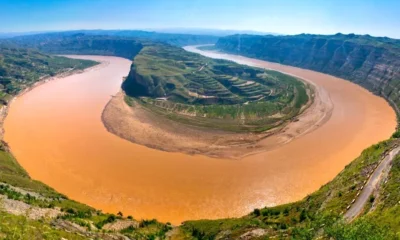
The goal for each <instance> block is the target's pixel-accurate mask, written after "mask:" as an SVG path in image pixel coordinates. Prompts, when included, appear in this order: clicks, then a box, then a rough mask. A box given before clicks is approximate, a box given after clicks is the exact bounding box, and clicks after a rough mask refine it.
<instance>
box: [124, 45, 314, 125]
mask: <svg viewBox="0 0 400 240" xmlns="http://www.w3.org/2000/svg"><path fill="white" fill-rule="evenodd" d="M122 88H123V89H124V90H125V92H126V93H127V94H128V95H129V96H130V97H133V98H136V101H137V102H139V103H141V104H142V105H144V106H146V107H147V108H149V109H151V110H153V111H154V112H157V113H159V114H161V115H164V116H166V117H168V118H170V119H173V120H177V121H180V122H184V123H187V124H193V125H197V126H205V127H212V128H222V129H224V130H231V131H264V130H267V129H269V128H272V127H274V126H276V125H279V124H281V123H282V122H283V121H285V120H287V119H291V118H293V117H295V116H296V115H297V114H298V113H299V112H300V110H301V108H302V107H303V106H304V105H305V104H306V103H307V102H308V100H309V97H308V94H307V91H308V90H307V89H308V87H307V86H306V85H305V84H304V83H303V82H301V81H299V80H298V79H296V78H294V77H291V76H288V75H285V74H282V73H279V72H275V71H269V70H264V69H258V68H252V67H248V66H244V65H239V64H236V63H233V62H230V61H225V60H213V59H210V58H206V57H203V56H201V55H198V54H194V53H189V52H186V51H185V50H183V49H181V48H176V47H173V46H170V45H165V44H149V45H145V46H144V48H143V49H142V50H141V51H140V53H139V54H138V55H137V56H136V57H135V59H134V63H133V65H132V68H131V72H130V73H129V75H128V77H127V79H126V80H125V82H124V83H123V85H122ZM126 101H127V102H128V104H130V105H131V104H132V101H134V100H133V99H129V98H126ZM273 115H275V116H274V117H272V116H273Z"/></svg>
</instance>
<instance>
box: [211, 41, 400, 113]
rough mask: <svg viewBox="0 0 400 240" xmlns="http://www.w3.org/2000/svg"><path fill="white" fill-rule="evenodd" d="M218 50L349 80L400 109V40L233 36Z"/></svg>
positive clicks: (219, 42)
mask: <svg viewBox="0 0 400 240" xmlns="http://www.w3.org/2000/svg"><path fill="white" fill-rule="evenodd" d="M216 47H217V48H218V49H220V50H222V51H224V52H229V53H234V54H240V55H244V56H247V57H252V58H258V59H262V60H266V61H271V62H277V63H281V64H286V65H292V66H297V67H301V68H306V69H311V70H315V71H319V72H323V73H327V74H331V75H334V76H337V77H341V78H344V79H348V80H350V81H353V82H355V83H357V84H360V85H361V86H363V87H365V88H367V89H368V90H370V91H372V92H374V93H376V94H378V95H381V96H384V97H385V98H387V99H388V100H389V101H390V102H392V103H393V104H394V105H395V107H396V108H398V106H400V95H399V90H400V85H399V84H400V40H396V39H390V38H386V37H383V38H377V37H371V36H369V35H363V36H360V35H354V34H349V35H343V34H336V35H330V36H323V35H309V34H301V35H294V36H269V35H267V36H254V35H253V36H252V35H233V36H228V37H223V38H220V39H219V40H218V42H217V44H216ZM398 112H399V111H398Z"/></svg>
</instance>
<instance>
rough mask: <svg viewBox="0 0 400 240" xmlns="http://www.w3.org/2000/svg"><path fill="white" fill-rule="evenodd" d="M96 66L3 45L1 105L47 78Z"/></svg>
mask: <svg viewBox="0 0 400 240" xmlns="http://www.w3.org/2000/svg"><path fill="white" fill-rule="evenodd" d="M95 64H97V63H96V62H94V61H88V60H78V59H70V58H65V57H57V56H48V55H45V54H43V53H40V52H38V51H35V50H29V49H24V48H13V47H9V46H6V45H1V44H0V102H1V104H3V105H4V104H6V103H7V101H8V100H9V99H10V98H11V96H13V95H16V94H17V93H18V92H20V91H21V90H23V89H25V88H27V87H29V86H31V85H32V84H34V83H35V82H37V81H38V80H40V79H42V78H44V77H52V76H55V75H56V74H59V73H62V72H68V71H73V70H81V69H84V68H87V67H90V66H93V65H95Z"/></svg>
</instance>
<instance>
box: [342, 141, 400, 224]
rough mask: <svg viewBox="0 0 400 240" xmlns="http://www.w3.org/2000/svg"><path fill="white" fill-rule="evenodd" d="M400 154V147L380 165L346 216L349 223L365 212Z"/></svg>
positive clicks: (391, 152)
mask: <svg viewBox="0 0 400 240" xmlns="http://www.w3.org/2000/svg"><path fill="white" fill-rule="evenodd" d="M399 152H400V147H396V148H394V149H393V150H392V151H390V152H389V154H388V155H386V156H385V158H384V159H383V160H382V161H381V163H379V165H378V167H377V168H376V169H375V171H374V172H373V173H372V175H371V176H370V178H369V180H368V181H367V183H366V184H365V186H364V188H363V190H362V191H361V193H360V195H359V197H358V198H357V199H356V201H355V202H354V204H353V205H352V206H351V207H350V209H349V210H348V211H347V212H346V213H345V214H344V218H345V219H347V220H348V221H351V220H353V219H354V218H355V217H357V216H358V215H359V214H360V213H361V211H362V210H363V208H364V206H365V204H366V203H367V201H368V198H369V196H371V194H372V193H373V191H374V190H375V189H376V188H377V187H379V183H380V182H381V180H382V178H383V176H384V174H385V173H387V172H389V170H390V167H391V163H392V161H393V158H394V157H395V156H396V155H397V154H398V153H399Z"/></svg>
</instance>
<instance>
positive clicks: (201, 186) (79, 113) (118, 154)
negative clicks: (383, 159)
mask: <svg viewBox="0 0 400 240" xmlns="http://www.w3.org/2000/svg"><path fill="white" fill-rule="evenodd" d="M192 50H193V49H192ZM219 57H225V58H230V59H232V60H237V61H240V62H242V63H248V64H252V65H258V66H264V67H268V68H272V69H276V70H279V71H285V72H288V73H291V74H295V75H297V76H300V77H302V78H307V79H309V80H311V81H313V82H315V83H316V84H317V85H319V86H322V87H323V88H324V89H325V90H326V91H327V92H328V93H329V94H330V97H331V100H332V102H333V104H334V110H333V113H332V116H331V118H330V120H329V121H328V122H326V123H325V124H324V125H323V126H321V127H320V128H318V129H317V130H315V131H313V132H311V133H309V134H306V135H304V136H302V137H300V138H298V139H296V140H294V141H292V142H290V143H288V144H286V145H284V146H282V147H280V148H278V149H276V150H273V151H269V152H265V153H261V154H257V155H253V156H249V157H247V158H245V159H242V160H224V159H213V158H208V157H204V156H189V155H184V154H179V153H167V152H163V151H158V150H154V149H150V148H146V147H143V146H140V145H136V144H133V143H131V142H128V141H126V140H123V139H120V138H119V137H117V136H115V135H113V134H111V133H109V132H107V131H106V129H105V127H104V126H103V124H102V122H101V113H102V110H103V108H104V106H105V105H106V103H107V102H108V101H109V100H110V98H111V96H112V95H113V94H115V93H117V92H118V91H119V89H120V84H121V81H122V77H123V76H126V75H127V74H128V71H129V67H130V61H128V60H125V59H122V58H116V57H100V56H85V57H82V58H86V59H94V60H101V61H108V62H109V65H107V66H103V67H101V68H97V69H92V70H90V71H88V72H85V73H82V74H77V75H73V76H70V77H66V78H63V79H58V80H55V81H52V82H49V83H46V84H44V85H41V86H39V87H37V88H35V89H33V90H32V91H30V92H28V93H26V94H24V95H23V96H21V97H19V98H18V99H16V100H15V101H14V102H13V103H12V106H11V109H10V111H9V115H8V117H7V118H6V121H5V125H4V127H5V131H6V134H5V140H6V141H7V142H8V143H9V144H10V146H11V149H12V151H13V153H14V155H15V156H16V158H17V160H18V161H19V163H20V164H21V165H22V166H23V167H24V168H25V169H26V170H27V171H28V172H29V174H30V175H31V176H32V177H33V178H34V179H37V180H40V181H43V182H44V183H46V184H48V185H50V186H51V187H54V188H55V189H56V190H58V191H60V192H62V193H64V194H66V195H68V196H69V197H71V198H72V199H75V200H77V201H80V202H83V203H86V204H89V205H91V206H93V207H96V208H100V209H103V210H104V211H110V212H117V211H122V212H123V213H124V214H125V215H133V216H134V217H135V218H157V219H159V220H162V221H170V222H173V223H179V222H181V221H183V220H188V219H200V218H222V217H233V216H241V215H244V214H246V213H248V212H250V211H252V210H253V209H254V208H256V207H262V206H265V205H267V206H271V205H276V204H281V203H287V202H290V201H295V200H299V199H301V198H303V197H304V196H306V195H307V194H309V193H311V192H312V191H315V190H317V189H318V188H319V187H320V186H321V185H322V184H325V183H326V182H328V181H329V180H331V179H332V178H333V177H334V176H335V175H336V174H338V172H340V171H341V170H342V169H343V167H344V166H345V165H346V164H348V163H349V162H350V161H351V160H353V159H354V158H355V157H357V156H358V155H359V154H360V153H361V151H362V150H363V149H365V148H366V147H368V146H370V145H371V144H374V143H377V142H378V141H380V140H384V139H386V138H388V137H389V136H390V134H391V133H392V132H393V131H394V129H395V126H396V121H395V120H396V118H395V113H394V111H393V110H392V109H391V108H390V106H389V105H388V104H387V103H386V102H385V101H384V100H383V99H382V98H379V97H377V96H374V95H373V94H371V93H369V92H368V91H366V90H364V89H363V88H361V87H359V86H357V85H355V84H353V83H350V82H348V81H345V80H342V79H338V78H335V77H332V76H328V75H325V74H321V73H317V72H313V71H308V70H303V69H299V68H294V67H288V66H281V65H278V64H273V63H267V62H263V61H258V60H251V59H248V58H243V57H237V56H228V55H223V56H222V55H219Z"/></svg>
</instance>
